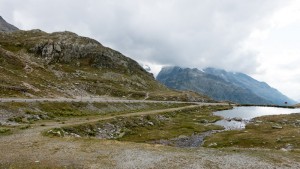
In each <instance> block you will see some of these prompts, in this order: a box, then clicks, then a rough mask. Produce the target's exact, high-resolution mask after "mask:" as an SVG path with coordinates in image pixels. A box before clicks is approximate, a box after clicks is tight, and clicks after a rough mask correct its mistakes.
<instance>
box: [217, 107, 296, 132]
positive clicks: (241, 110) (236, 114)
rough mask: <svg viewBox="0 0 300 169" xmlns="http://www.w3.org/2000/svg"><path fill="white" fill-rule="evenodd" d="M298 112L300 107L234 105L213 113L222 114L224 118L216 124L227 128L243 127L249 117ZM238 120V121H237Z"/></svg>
mask: <svg viewBox="0 0 300 169" xmlns="http://www.w3.org/2000/svg"><path fill="white" fill-rule="evenodd" d="M291 113H300V109H287V108H277V107H259V106H255V107H234V108H233V109H231V110H223V111H218V112H215V113H214V115H218V116H222V117H224V119H225V120H220V121H217V122H216V124H217V125H221V126H224V127H225V129H227V130H232V129H243V128H245V125H246V123H248V122H249V121H250V120H251V119H253V118H255V117H259V116H265V115H278V114H291ZM237 120H238V121H237Z"/></svg>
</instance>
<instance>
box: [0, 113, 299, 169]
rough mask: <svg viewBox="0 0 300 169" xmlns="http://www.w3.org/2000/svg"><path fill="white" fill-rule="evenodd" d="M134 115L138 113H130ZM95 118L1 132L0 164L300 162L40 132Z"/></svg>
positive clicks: (262, 153)
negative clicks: (45, 134) (5, 134)
mask: <svg viewBox="0 0 300 169" xmlns="http://www.w3.org/2000/svg"><path fill="white" fill-rule="evenodd" d="M176 109H180V108H176ZM170 110H172V111H174V108H172V109H170ZM164 111H166V110H164ZM159 112H160V111H149V112H140V113H143V114H148V113H159ZM131 115H136V113H131V114H126V116H131ZM122 116H124V115H122ZM110 118H113V117H110ZM106 119H107V118H106ZM97 120H101V117H98V118H90V119H86V118H71V119H69V120H68V121H66V122H65V123H64V124H62V123H61V122H53V121H49V122H45V121H43V122H37V123H35V124H33V125H32V127H31V128H28V129H25V130H20V131H18V132H17V133H14V134H12V135H8V136H0V143H1V144H0V150H1V151H0V168H272V169H273V168H300V153H299V152H297V151H295V152H284V151H280V150H266V149H232V148H226V149H208V148H202V147H199V148H176V147H168V146H162V145H153V144H141V143H131V142H118V141H112V140H98V139H92V138H59V137H53V138H51V137H45V136H43V135H42V134H41V133H42V132H43V131H45V130H48V129H51V128H54V127H63V126H67V125H71V124H80V123H84V122H91V121H97ZM41 124H43V125H41Z"/></svg>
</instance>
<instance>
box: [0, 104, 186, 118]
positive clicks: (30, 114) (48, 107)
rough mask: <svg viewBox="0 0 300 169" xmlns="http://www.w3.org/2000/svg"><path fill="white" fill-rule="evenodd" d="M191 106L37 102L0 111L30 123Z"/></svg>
mask: <svg viewBox="0 0 300 169" xmlns="http://www.w3.org/2000/svg"><path fill="white" fill-rule="evenodd" d="M188 105H191V104H186V103H182V104H178V103H110V102H106V103H97V102H95V103H86V102H35V103H18V102H10V103H0V111H1V110H2V111H7V112H11V113H12V116H11V117H10V118H9V121H14V122H18V123H28V122H33V121H37V120H47V119H57V120H59V119H62V120H63V119H64V118H69V117H84V116H87V117H89V116H113V115H118V114H125V113H134V112H141V111H149V110H157V109H168V108H176V107H182V106H188Z"/></svg>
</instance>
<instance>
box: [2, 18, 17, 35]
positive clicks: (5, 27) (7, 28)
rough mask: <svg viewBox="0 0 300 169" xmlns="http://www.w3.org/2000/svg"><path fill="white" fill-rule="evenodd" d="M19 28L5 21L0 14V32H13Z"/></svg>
mask: <svg viewBox="0 0 300 169" xmlns="http://www.w3.org/2000/svg"><path fill="white" fill-rule="evenodd" d="M17 30H19V29H18V28H17V27H15V26H13V25H11V24H9V23H7V22H6V21H5V20H4V19H3V18H2V17H1V16H0V32H13V31H17Z"/></svg>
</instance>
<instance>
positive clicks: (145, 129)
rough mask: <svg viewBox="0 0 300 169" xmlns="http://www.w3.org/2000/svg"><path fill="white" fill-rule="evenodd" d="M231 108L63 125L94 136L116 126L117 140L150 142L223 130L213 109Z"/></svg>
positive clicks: (205, 107) (174, 112)
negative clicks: (217, 124)
mask: <svg viewBox="0 0 300 169" xmlns="http://www.w3.org/2000/svg"><path fill="white" fill-rule="evenodd" d="M229 108H230V107H229V106H203V107H197V108H186V109H183V110H178V111H173V112H166V113H160V114H152V115H141V116H133V117H118V118H114V119H111V120H106V121H100V122H97V123H92V124H82V125H77V126H69V127H63V128H62V129H63V130H64V131H66V132H67V133H76V134H78V135H81V136H87V137H94V136H97V135H98V134H99V133H98V132H99V129H101V130H103V131H106V128H107V126H110V127H109V128H111V127H112V128H113V129H112V130H111V132H110V131H109V133H108V134H110V135H111V138H113V139H117V140H120V141H133V142H148V141H154V140H160V139H171V138H175V137H178V136H180V135H186V136H190V135H192V134H197V133H202V132H205V131H209V130H219V129H222V127H220V126H216V125H213V124H212V123H213V122H215V121H217V120H219V119H221V117H218V116H214V115H212V112H214V111H218V110H224V109H229ZM203 120H206V121H207V122H208V124H203V123H202V122H201V121H203ZM109 128H108V130H109Z"/></svg>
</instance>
